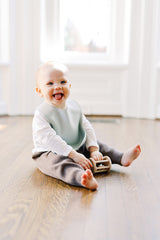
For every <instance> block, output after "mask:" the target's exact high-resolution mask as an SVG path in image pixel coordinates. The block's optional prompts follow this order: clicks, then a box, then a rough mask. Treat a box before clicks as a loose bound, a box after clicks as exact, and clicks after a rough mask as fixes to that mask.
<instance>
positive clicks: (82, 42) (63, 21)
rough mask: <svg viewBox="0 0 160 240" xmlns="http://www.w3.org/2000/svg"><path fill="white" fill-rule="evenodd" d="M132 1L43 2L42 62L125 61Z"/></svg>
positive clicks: (85, 0) (73, 0)
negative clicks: (53, 60)
mask: <svg viewBox="0 0 160 240" xmlns="http://www.w3.org/2000/svg"><path fill="white" fill-rule="evenodd" d="M129 19H130V0H121V1H119V0H94V1H93V0H81V1H75V0H67V1H66V0H50V1H47V0H41V59H42V61H44V60H47V59H61V60H66V61H73V60H74V62H75V61H83V60H86V61H90V62H93V61H112V62H113V61H115V60H116V61H121V62H122V61H123V62H124V61H125V59H126V56H127V49H128V42H129V34H128V31H129Z"/></svg>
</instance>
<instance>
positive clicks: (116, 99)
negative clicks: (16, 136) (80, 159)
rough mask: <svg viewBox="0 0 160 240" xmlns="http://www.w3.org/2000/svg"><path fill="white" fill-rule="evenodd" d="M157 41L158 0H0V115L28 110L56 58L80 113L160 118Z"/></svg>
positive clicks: (159, 33) (159, 47)
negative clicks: (46, 65)
mask: <svg viewBox="0 0 160 240" xmlns="http://www.w3.org/2000/svg"><path fill="white" fill-rule="evenodd" d="M159 43H160V1H159V0H153V1H151V0H81V1H78V0H67V1H66V0H0V115H32V114H33V113H34V110H35V108H36V106H37V105H38V104H39V103H40V102H41V101H42V99H41V98H39V97H38V96H37V95H36V93H35V71H36V68H37V67H38V66H39V64H41V63H43V62H45V61H48V60H54V61H55V60H57V61H61V62H63V63H65V64H66V65H67V66H68V67H69V69H70V80H71V83H72V93H71V97H72V98H75V99H76V100H77V101H79V103H80V105H81V106H82V109H83V112H84V113H85V114H89V115H112V116H114V115H115V116H122V117H133V118H146V119H157V118H160V97H159V96H160V44H159Z"/></svg>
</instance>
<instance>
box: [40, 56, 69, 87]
mask: <svg viewBox="0 0 160 240" xmlns="http://www.w3.org/2000/svg"><path fill="white" fill-rule="evenodd" d="M50 69H52V70H60V71H61V72H63V73H64V74H67V72H68V68H67V66H66V65H64V64H63V63H59V62H54V61H49V62H46V63H42V64H41V65H40V66H39V67H38V69H37V71H36V87H38V86H39V79H40V76H41V75H42V73H43V72H44V71H47V70H50Z"/></svg>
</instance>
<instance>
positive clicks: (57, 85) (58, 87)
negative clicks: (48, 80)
mask: <svg viewBox="0 0 160 240" xmlns="http://www.w3.org/2000/svg"><path fill="white" fill-rule="evenodd" d="M61 88H62V86H61V85H60V84H56V85H55V87H54V89H61Z"/></svg>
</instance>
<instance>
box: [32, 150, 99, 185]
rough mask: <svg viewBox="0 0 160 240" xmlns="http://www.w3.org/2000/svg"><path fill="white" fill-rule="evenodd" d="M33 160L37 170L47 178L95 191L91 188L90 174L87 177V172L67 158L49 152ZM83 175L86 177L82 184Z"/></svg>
mask: <svg viewBox="0 0 160 240" xmlns="http://www.w3.org/2000/svg"><path fill="white" fill-rule="evenodd" d="M33 159H35V162H36V164H37V167H38V168H39V170H40V171H41V172H43V173H44V174H46V175H48V176H51V177H54V178H57V179H60V180H62V181H64V182H66V183H68V184H71V185H74V186H81V187H82V186H83V187H86V188H89V189H95V187H94V186H93V182H94V181H93V179H94V177H91V175H92V174H91V175H89V173H88V172H87V171H85V170H84V169H83V168H82V167H81V166H80V165H78V164H76V163H75V162H73V161H72V159H70V158H69V157H66V156H62V155H57V154H55V153H53V152H51V151H49V152H44V153H42V154H40V155H39V157H33ZM84 175H86V183H83V179H84V178H85V177H84ZM92 176H93V175H92ZM89 183H90V184H89Z"/></svg>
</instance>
